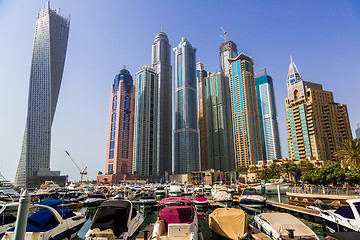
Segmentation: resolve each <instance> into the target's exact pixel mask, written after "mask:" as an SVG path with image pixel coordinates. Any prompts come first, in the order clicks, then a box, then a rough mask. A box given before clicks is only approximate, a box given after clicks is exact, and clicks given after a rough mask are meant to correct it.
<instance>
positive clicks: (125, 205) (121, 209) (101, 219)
mask: <svg viewBox="0 0 360 240" xmlns="http://www.w3.org/2000/svg"><path fill="white" fill-rule="evenodd" d="M98 208H99V210H98V212H96V215H95V217H94V220H93V223H92V224H91V227H90V229H94V228H99V229H100V231H103V230H106V229H111V230H113V232H114V234H115V236H116V237H119V236H120V235H121V234H122V233H123V232H127V231H128V227H127V223H128V218H129V214H130V210H131V203H130V202H129V201H121V200H114V201H106V202H103V203H102V204H101V205H100V206H99V207H98Z"/></svg>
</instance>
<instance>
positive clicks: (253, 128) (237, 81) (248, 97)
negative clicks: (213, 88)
mask: <svg viewBox="0 0 360 240" xmlns="http://www.w3.org/2000/svg"><path fill="white" fill-rule="evenodd" d="M229 62H230V64H231V67H230V73H231V77H230V94H231V110H232V122H233V135H234V137H233V139H234V152H235V167H240V166H245V167H248V166H250V165H254V164H257V162H258V161H259V160H262V158H263V155H262V145H261V133H260V123H259V113H258V108H257V105H258V104H257V97H256V88H255V79H254V69H253V64H254V62H253V60H252V58H251V57H249V56H246V55H245V54H243V53H240V54H239V55H238V56H237V57H236V58H230V59H229Z"/></svg>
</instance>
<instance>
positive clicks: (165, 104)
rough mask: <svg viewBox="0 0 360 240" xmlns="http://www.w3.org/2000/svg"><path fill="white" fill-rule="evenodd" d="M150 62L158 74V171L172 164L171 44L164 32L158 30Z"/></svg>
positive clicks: (168, 168) (167, 169)
mask: <svg viewBox="0 0 360 240" xmlns="http://www.w3.org/2000/svg"><path fill="white" fill-rule="evenodd" d="M151 64H152V66H153V68H154V69H155V71H156V73H157V74H158V81H159V83H158V84H159V95H158V98H159V99H158V105H159V107H158V134H157V138H158V139H157V142H158V145H157V146H158V150H157V152H158V155H157V157H158V160H157V161H158V162H159V173H160V174H162V175H163V174H164V173H165V171H171V166H172V75H171V72H172V67H171V46H170V44H169V39H168V37H167V35H166V34H165V33H164V32H159V33H158V34H157V35H156V37H155V40H154V43H153V45H152V57H151Z"/></svg>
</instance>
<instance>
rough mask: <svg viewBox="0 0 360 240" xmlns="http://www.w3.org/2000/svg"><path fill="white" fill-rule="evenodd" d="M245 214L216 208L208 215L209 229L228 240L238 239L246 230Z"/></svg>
mask: <svg viewBox="0 0 360 240" xmlns="http://www.w3.org/2000/svg"><path fill="white" fill-rule="evenodd" d="M247 224H248V220H247V214H246V213H245V212H244V211H243V210H241V209H236V208H218V209H215V211H214V212H212V213H211V214H210V215H209V226H210V229H211V230H212V231H214V232H216V233H217V234H219V235H221V236H224V237H226V238H229V239H240V238H242V237H243V236H244V234H245V233H246V232H247V231H248V230H247Z"/></svg>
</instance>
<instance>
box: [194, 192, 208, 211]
mask: <svg viewBox="0 0 360 240" xmlns="http://www.w3.org/2000/svg"><path fill="white" fill-rule="evenodd" d="M194 204H195V207H196V209H197V210H198V211H205V210H207V209H208V208H209V200H208V199H207V198H206V197H205V194H203V193H200V194H197V195H195V199H194Z"/></svg>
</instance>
